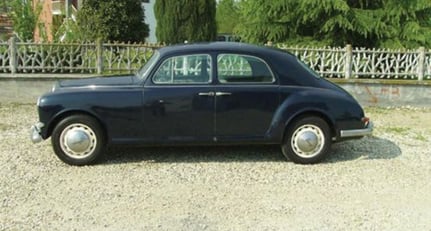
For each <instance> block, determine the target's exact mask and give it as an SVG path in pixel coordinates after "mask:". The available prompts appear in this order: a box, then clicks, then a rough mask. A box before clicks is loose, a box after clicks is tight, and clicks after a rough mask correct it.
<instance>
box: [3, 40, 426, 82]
mask: <svg viewBox="0 0 431 231" xmlns="http://www.w3.org/2000/svg"><path fill="white" fill-rule="evenodd" d="M159 47H160V46H158V45H155V44H127V43H102V42H100V41H99V42H95V43H83V44H81V43H68V44H55V43H31V42H17V41H16V40H15V39H13V38H11V39H10V40H8V41H4V42H0V73H12V74H16V73H91V74H102V73H120V72H122V73H124V72H134V71H136V70H137V69H138V68H139V67H140V66H142V65H143V64H144V63H145V62H147V61H148V59H149V58H150V57H151V55H152V53H153V51H154V50H155V49H157V48H159ZM278 47H279V48H280V49H283V50H286V51H289V52H292V53H293V54H295V55H296V56H298V57H299V58H300V59H301V60H303V61H304V62H305V63H307V64H308V65H310V67H311V68H312V69H314V70H315V71H316V72H318V73H319V74H321V75H322V76H324V77H326V78H346V79H355V78H356V79H364V78H374V79H411V80H418V81H423V80H431V50H426V49H425V48H423V47H421V48H419V49H417V50H389V49H364V48H352V47H351V46H350V45H346V47H339V48H334V47H325V48H307V47H305V48H304V47H286V46H278Z"/></svg>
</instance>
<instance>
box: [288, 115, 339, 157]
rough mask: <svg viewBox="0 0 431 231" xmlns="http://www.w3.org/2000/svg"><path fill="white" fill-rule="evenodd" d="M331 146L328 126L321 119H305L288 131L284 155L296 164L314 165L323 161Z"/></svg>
mask: <svg viewBox="0 0 431 231" xmlns="http://www.w3.org/2000/svg"><path fill="white" fill-rule="evenodd" d="M330 146H331V135H330V129H329V126H328V124H327V123H326V122H325V120H323V119H321V118H320V117H315V116H310V117H303V118H300V119H298V120H296V121H295V122H293V123H292V125H291V126H289V127H288V129H287V130H286V134H285V137H284V141H283V144H282V146H281V148H282V152H283V154H284V155H285V156H286V157H287V158H288V159H290V160H292V161H293V162H295V163H300V164H314V163H318V162H320V161H321V160H323V159H324V158H325V157H326V155H327V153H328V151H329V149H330Z"/></svg>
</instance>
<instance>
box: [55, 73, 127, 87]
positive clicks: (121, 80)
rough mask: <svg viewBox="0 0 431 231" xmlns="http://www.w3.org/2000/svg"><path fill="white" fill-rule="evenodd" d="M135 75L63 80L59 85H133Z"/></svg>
mask: <svg viewBox="0 0 431 231" xmlns="http://www.w3.org/2000/svg"><path fill="white" fill-rule="evenodd" d="M133 84H134V76H133V75H127V76H107V77H95V78H85V79H74V80H63V81H59V82H58V83H57V87H61V88H68V87H90V86H91V87H97V86H124V85H133Z"/></svg>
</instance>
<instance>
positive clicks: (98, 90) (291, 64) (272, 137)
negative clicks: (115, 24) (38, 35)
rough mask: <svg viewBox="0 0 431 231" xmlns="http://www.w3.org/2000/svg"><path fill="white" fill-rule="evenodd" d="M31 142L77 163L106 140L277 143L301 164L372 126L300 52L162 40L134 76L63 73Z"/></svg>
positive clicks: (43, 101) (94, 156)
mask: <svg viewBox="0 0 431 231" xmlns="http://www.w3.org/2000/svg"><path fill="white" fill-rule="evenodd" d="M37 106H38V111H39V119H40V122H38V123H36V124H35V125H34V126H32V131H31V132H32V134H31V137H32V140H33V142H40V141H42V140H43V139H47V138H49V137H51V141H52V145H53V148H54V152H55V154H56V155H57V156H58V157H59V158H60V159H61V160H62V161H64V162H66V163H68V164H71V165H87V164H92V163H94V162H95V161H97V160H98V159H99V158H100V156H101V155H102V154H103V153H104V151H105V148H106V147H107V146H108V145H144V146H145V145H147V146H153V145H157V146H159V145H177V144H181V145H227V144H229V145H230V144H278V145H280V146H281V150H282V153H283V154H284V155H285V156H286V157H287V158H289V159H290V160H292V161H293V162H296V163H302V164H310V163H316V162H319V161H321V160H322V159H323V158H324V157H325V156H326V155H327V153H328V151H329V149H330V146H331V143H332V142H338V141H342V140H346V139H350V138H360V137H362V136H365V135H369V134H371V133H372V123H371V122H370V121H369V119H368V118H367V117H365V116H364V111H363V109H362V108H361V106H360V105H359V104H358V102H357V101H356V100H355V99H354V98H353V97H352V96H351V95H350V94H348V93H347V92H346V91H344V90H343V89H342V88H340V87H338V86H337V85H335V84H333V83H331V82H329V81H327V80H325V79H323V78H320V77H319V76H318V75H317V74H316V73H315V72H313V71H312V70H311V69H310V68H309V67H307V66H306V65H305V64H304V63H302V62H301V61H300V60H299V59H298V58H296V57H295V56H294V55H292V54H289V53H287V52H285V51H282V50H278V49H274V48H268V47H260V46H254V45H248V44H243V43H226V42H215V43H205V44H185V45H176V46H169V47H164V48H161V49H159V50H157V51H155V52H154V54H153V56H152V58H151V59H150V60H149V61H148V62H147V63H146V64H145V65H144V66H143V67H142V69H140V70H139V71H138V72H137V73H136V74H135V75H129V76H116V77H103V78H89V79H79V80H67V81H61V82H58V83H57V84H55V86H54V87H53V89H52V91H51V92H49V93H47V94H45V95H43V96H41V97H40V98H39V100H38V102H37Z"/></svg>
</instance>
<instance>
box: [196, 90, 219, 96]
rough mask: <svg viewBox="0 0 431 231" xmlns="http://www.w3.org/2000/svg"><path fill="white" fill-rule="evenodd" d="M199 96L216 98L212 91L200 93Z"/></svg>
mask: <svg viewBox="0 0 431 231" xmlns="http://www.w3.org/2000/svg"><path fill="white" fill-rule="evenodd" d="M198 95H199V96H214V95H215V94H214V92H213V91H210V92H199V94H198Z"/></svg>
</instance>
